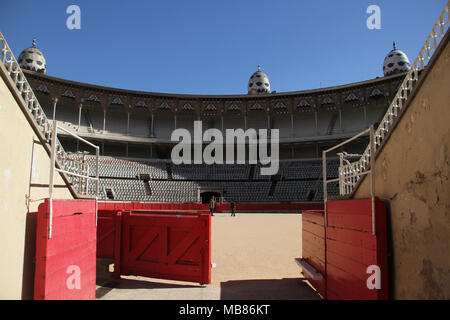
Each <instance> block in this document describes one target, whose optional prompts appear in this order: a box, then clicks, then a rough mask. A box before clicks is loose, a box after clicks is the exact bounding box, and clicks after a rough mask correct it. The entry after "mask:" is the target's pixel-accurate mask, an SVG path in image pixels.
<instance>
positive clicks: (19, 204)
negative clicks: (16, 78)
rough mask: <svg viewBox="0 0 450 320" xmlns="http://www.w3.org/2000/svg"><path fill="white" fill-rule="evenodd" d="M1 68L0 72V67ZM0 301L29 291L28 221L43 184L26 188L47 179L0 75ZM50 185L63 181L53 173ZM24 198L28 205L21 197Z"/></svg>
mask: <svg viewBox="0 0 450 320" xmlns="http://www.w3.org/2000/svg"><path fill="white" fill-rule="evenodd" d="M0 72H2V70H0ZM0 141H1V148H0V150H1V151H0V299H22V298H25V299H29V298H32V289H33V271H34V268H33V253H34V246H35V242H34V241H35V240H34V237H33V234H34V232H35V230H34V229H33V219H28V231H27V232H28V234H26V228H27V216H28V213H29V212H36V211H37V207H38V205H39V204H40V203H41V202H42V201H41V200H39V199H42V198H45V197H48V188H37V187H32V188H30V179H31V183H32V184H47V185H48V182H49V168H50V159H49V156H48V155H47V153H46V151H45V149H44V148H43V147H42V145H40V144H39V143H35V142H34V141H36V142H38V138H37V136H36V135H35V134H34V132H33V130H32V127H31V126H30V124H29V123H28V121H27V119H26V118H25V116H24V114H23V112H22V111H21V109H20V108H19V106H18V104H17V103H16V101H15V99H14V97H13V95H12V94H11V92H10V90H9V89H8V87H7V86H6V84H5V82H4V81H3V78H1V77H0ZM55 178H56V179H55V184H56V185H64V182H63V180H62V179H61V177H60V176H59V175H57V176H56V177H55ZM28 197H29V198H30V199H31V200H32V202H30V204H29V207H28V202H27V198H28ZM55 198H60V199H70V198H72V196H71V194H70V192H69V190H68V189H67V188H57V189H56V191H55Z"/></svg>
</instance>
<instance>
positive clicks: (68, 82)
mask: <svg viewBox="0 0 450 320" xmlns="http://www.w3.org/2000/svg"><path fill="white" fill-rule="evenodd" d="M22 71H23V72H24V73H25V74H26V75H30V76H32V77H35V78H40V79H41V80H46V81H50V82H57V83H60V84H63V85H67V86H75V87H84V88H88V89H91V90H96V91H105V92H109V93H116V94H128V95H137V96H148V97H149V98H159V99H179V100H183V99H187V100H192V99H210V100H221V99H226V100H235V99H237V100H241V99H244V100H249V101H255V100H264V99H267V98H269V99H270V98H277V99H280V98H283V97H291V96H301V95H308V94H314V93H319V94H320V93H323V94H325V93H327V92H330V91H337V90H346V89H350V88H355V87H360V86H364V85H370V84H376V83H382V82H386V81H389V80H391V79H397V78H402V77H404V76H405V75H406V73H401V74H396V75H391V76H387V77H379V78H375V79H370V80H365V81H360V82H354V83H350V84H344V85H339V86H333V87H327V88H319V89H311V90H302V91H289V92H277V93H270V94H262V95H258V96H255V95H248V94H237V95H197V94H175V93H162V92H146V91H136V90H128V89H120V88H112V87H104V86H100V85H94V84H89V83H83V82H77V81H73V80H67V79H62V78H57V77H53V76H49V75H46V74H40V73H36V72H33V71H28V70H22Z"/></svg>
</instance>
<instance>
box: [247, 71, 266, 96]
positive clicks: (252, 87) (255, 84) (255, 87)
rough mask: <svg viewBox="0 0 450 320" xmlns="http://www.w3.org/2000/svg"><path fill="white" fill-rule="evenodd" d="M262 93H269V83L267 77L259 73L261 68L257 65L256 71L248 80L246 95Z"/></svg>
mask: <svg viewBox="0 0 450 320" xmlns="http://www.w3.org/2000/svg"><path fill="white" fill-rule="evenodd" d="M264 93H270V81H269V78H268V77H267V75H266V74H265V73H264V72H262V71H261V66H260V65H258V71H256V72H255V73H254V74H253V75H252V76H251V77H250V80H248V94H264Z"/></svg>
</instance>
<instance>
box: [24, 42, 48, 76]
mask: <svg viewBox="0 0 450 320" xmlns="http://www.w3.org/2000/svg"><path fill="white" fill-rule="evenodd" d="M18 62H19V65H20V67H21V68H22V69H26V70H31V71H35V72H40V73H45V70H46V69H47V64H46V62H45V58H44V55H43V54H42V52H41V51H40V50H39V49H37V48H36V40H34V39H33V45H32V46H31V47H29V48H27V49H25V50H23V51H22V53H21V54H20V56H19V61H18Z"/></svg>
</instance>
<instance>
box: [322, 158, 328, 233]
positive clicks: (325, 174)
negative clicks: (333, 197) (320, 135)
mask: <svg viewBox="0 0 450 320" xmlns="http://www.w3.org/2000/svg"><path fill="white" fill-rule="evenodd" d="M322 174H323V207H324V212H325V228H326V227H327V226H328V219H327V199H328V194H327V152H326V151H323V152H322Z"/></svg>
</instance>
